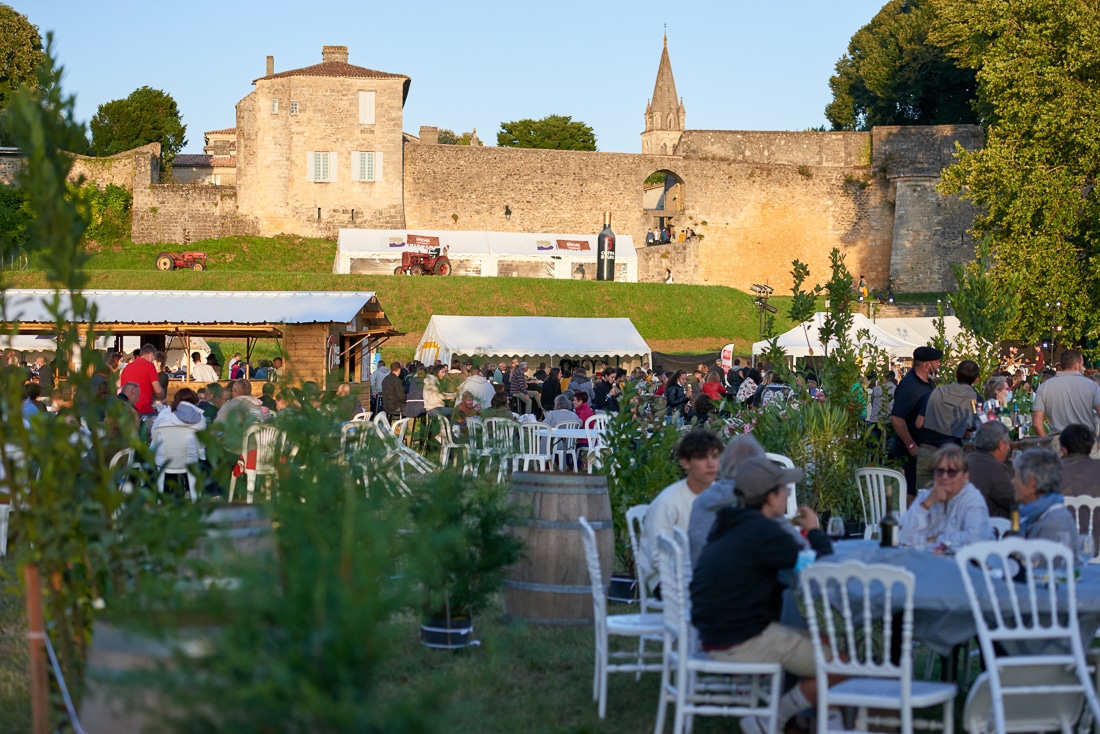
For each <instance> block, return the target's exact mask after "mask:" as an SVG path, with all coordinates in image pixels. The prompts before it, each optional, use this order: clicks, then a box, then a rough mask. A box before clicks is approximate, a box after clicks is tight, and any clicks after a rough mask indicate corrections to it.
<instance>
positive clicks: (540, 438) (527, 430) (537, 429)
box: [517, 422, 550, 454]
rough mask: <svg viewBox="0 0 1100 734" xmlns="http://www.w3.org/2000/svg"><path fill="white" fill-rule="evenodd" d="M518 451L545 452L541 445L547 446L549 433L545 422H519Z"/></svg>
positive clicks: (548, 427) (522, 452)
mask: <svg viewBox="0 0 1100 734" xmlns="http://www.w3.org/2000/svg"><path fill="white" fill-rule="evenodd" d="M517 430H518V431H519V452H520V453H521V454H545V453H547V451H543V450H542V447H543V446H544V445H545V446H549V445H550V443H549V441H547V436H549V435H550V426H548V425H546V424H545V423H537V422H531V423H520V424H519V428H518V429H517Z"/></svg>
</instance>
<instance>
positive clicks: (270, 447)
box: [242, 423, 286, 474]
mask: <svg viewBox="0 0 1100 734" xmlns="http://www.w3.org/2000/svg"><path fill="white" fill-rule="evenodd" d="M285 440H286V434H284V433H283V432H282V431H280V430H279V429H278V428H275V427H274V426H268V425H264V424H262V423H258V424H256V425H254V426H249V428H248V430H247V431H245V432H244V451H243V452H242V453H243V454H244V455H245V456H246V457H247V456H248V452H249V451H251V450H252V447H253V446H255V447H256V472H257V473H261V474H262V473H263V472H270V471H274V470H275V460H276V459H278V457H279V454H280V453H282V450H283V442H284V441H285Z"/></svg>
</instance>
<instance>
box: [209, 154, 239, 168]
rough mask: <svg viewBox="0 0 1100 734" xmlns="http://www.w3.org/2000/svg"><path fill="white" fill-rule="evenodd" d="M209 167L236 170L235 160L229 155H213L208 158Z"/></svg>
mask: <svg viewBox="0 0 1100 734" xmlns="http://www.w3.org/2000/svg"><path fill="white" fill-rule="evenodd" d="M210 165H212V166H222V167H229V168H236V166H237V158H236V157H235V156H231V155H215V156H211V157H210Z"/></svg>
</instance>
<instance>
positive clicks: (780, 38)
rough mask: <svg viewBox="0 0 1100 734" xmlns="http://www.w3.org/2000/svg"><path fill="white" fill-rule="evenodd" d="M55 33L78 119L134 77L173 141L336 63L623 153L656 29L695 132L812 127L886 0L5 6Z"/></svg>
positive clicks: (454, 114)
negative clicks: (157, 102)
mask: <svg viewBox="0 0 1100 734" xmlns="http://www.w3.org/2000/svg"><path fill="white" fill-rule="evenodd" d="M7 2H9V3H10V4H11V5H12V6H13V7H14V8H15V9H16V10H18V11H19V12H21V13H23V14H25V15H27V17H28V18H29V19H30V21H31V22H32V23H34V24H35V25H37V26H38V29H39V31H40V32H41V33H42V36H43V38H45V35H46V33H47V32H49V31H52V32H53V33H54V43H55V50H56V53H57V55H58V57H59V59H60V62H61V63H62V65H64V67H65V71H66V76H65V79H64V87H65V89H66V91H67V92H69V93H72V94H75V95H76V97H77V116H78V118H80V119H81V120H83V121H87V120H88V119H90V118H91V116H92V115H93V114H95V111H96V108H97V107H98V106H99V105H100V104H102V103H104V102H108V101H110V100H113V99H119V98H122V97H125V96H127V95H128V94H129V93H130V92H132V91H133V90H135V89H137V88H138V87H141V86H143V85H148V86H150V87H153V88H155V89H162V90H164V91H165V92H168V93H169V94H171V95H172V97H173V98H175V100H176V102H177V103H178V104H179V107H180V111H181V112H182V114H183V122H184V124H185V125H186V126H187V138H188V144H187V146H186V147H185V152H192V153H197V152H202V145H203V138H202V134H203V132H204V131H206V130H216V129H219V128H225V127H232V126H233V125H234V124H235V112H234V106H235V105H236V103H237V102H238V101H239V100H240V99H241V98H243V97H244V96H245V95H247V94H248V93H249V92H250V91H251V90H252V85H251V83H252V80H253V79H255V78H257V77H260V76H263V74H264V64H265V57H266V56H268V55H272V56H274V57H275V70H276V71H286V70H288V69H296V68H300V67H303V66H309V65H312V64H317V63H320V61H321V46H323V45H326V44H328V45H341V46H348V48H349V53H350V59H349V61H350V63H352V64H356V65H359V66H366V67H368V68H372V69H378V70H381V71H388V72H394V73H401V74H407V75H408V76H410V77H411V78H412V88H411V89H410V92H409V98H408V101H407V102H406V104H405V119H404V127H405V130H406V131H407V132H411V133H413V134H416V133H417V132H418V131H419V128H420V126H421V125H436V126H438V127H444V128H451V129H453V130H455V131H456V132H462V131H466V130H470V129H471V128H474V127H476V128H477V130H478V135H479V137H480V138H481V139H482V140H483V141H484V142H485V143H486V144H495V142H496V133H497V131H498V130H499V127H500V123H501V122H502V121H508V120H516V119H521V118H525V117H531V118H540V117H544V116H546V115H551V114H561V115H571V116H572V117H573V119H576V120H583V121H584V122H586V123H588V124H589V125H591V126H592V127H593V129H594V130H595V131H596V138H597V144H598V145H599V149H600V150H604V151H613V152H628V153H635V152H639V151H640V150H641V142H640V138H639V134H640V133H641V132H642V129H643V122H642V115H643V113H644V112H645V105H646V101H647V100H648V98H649V96H650V95H651V94H652V93H653V82H654V79H655V77H656V73H657V63H658V61H659V59H660V54H661V36H662V33H663V29H664V24H665V23H667V24H668V36H669V54H670V56H671V59H672V70H673V73H674V74H675V77H676V89H677V92H678V93H679V94H680V96H681V97H682V98H683V100H684V106H685V107H686V109H687V127H688V128H689V129H695V130H706V129H717V130H804V129H806V128H809V127H814V126H817V125H823V124H825V117H824V112H823V110H824V107H825V105H826V103H828V101H829V99H830V95H829V86H828V80H829V77H830V75H831V74H832V72H833V67H834V65H835V63H836V61H837V59H839V58H840V56H841V55H842V54H843V53H844V52H845V50H846V49H847V46H848V41H849V39H850V38H851V36H852V34H853V33H854V32H855V31H856V30H858V29H859V28H860V27H861V26H863V25H865V24H866V23H868V22H870V20H871V18H872V17H874V15H875V13H877V12H878V10H879V9H880V8H881V7H882V5H883V4H884V3H885V0H836V1H834V2H821V0H785V1H780V2H757V1H753V2H746V1H745V0H727V1H725V2H723V1H721V0H716V1H714V2H698V1H694V0H682V1H681V2H679V3H670V2H667V1H666V2H654V1H652V0H633V1H631V2H626V1H625V0H615V1H614V2H608V1H606V0H605V1H603V2H601V1H599V0H597V1H596V2H587V3H586V2H574V3H536V4H529V3H528V4H524V3H516V2H473V3H462V2H454V1H453V0H452V2H448V3H437V2H431V1H425V2H372V1H371V0H307V1H301V0H299V1H298V2H291V1H289V0H265V2H257V1H254V0H228V1H227V2H220V3H215V2H207V3H194V4H186V7H187V10H186V12H185V11H184V10H182V9H181V8H182V7H183V6H181V5H180V4H178V3H171V2H166V1H165V0H141V1H140V2H139V1H137V0H109V2H89V0H7Z"/></svg>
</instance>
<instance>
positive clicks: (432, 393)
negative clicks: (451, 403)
mask: <svg viewBox="0 0 1100 734" xmlns="http://www.w3.org/2000/svg"><path fill="white" fill-rule="evenodd" d="M446 374H447V365H445V364H437V365H435V366H433V367H432V368H431V369H430V370H428V376H427V377H425V378H424V410H425V412H427V414H428V415H429V416H431V417H433V418H434V417H440V416H441V417H443V418H450V417H451V409H450V408H448V407H447V404H446V399H445V398H444V396H443V386H442V384H441V382H440V380H442V379H443V376H444V375H446Z"/></svg>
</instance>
